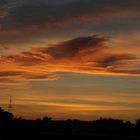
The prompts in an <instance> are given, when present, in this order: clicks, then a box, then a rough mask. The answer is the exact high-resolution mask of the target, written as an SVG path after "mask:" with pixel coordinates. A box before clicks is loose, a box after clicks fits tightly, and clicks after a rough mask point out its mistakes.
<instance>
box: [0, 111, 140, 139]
mask: <svg viewBox="0 0 140 140" xmlns="http://www.w3.org/2000/svg"><path fill="white" fill-rule="evenodd" d="M29 138H30V139H36V138H37V139H39V140H42V139H43V140H44V139H52V138H55V139H59V138H61V139H62V138H64V139H69V138H70V139H75V138H76V139H81V138H84V139H86V140H87V139H95V140H96V139H101V140H104V139H107V140H119V139H126V140H140V119H138V120H137V121H136V123H134V124H133V123H131V122H129V121H127V122H124V121H123V120H118V119H106V118H105V119H103V118H101V119H99V120H95V121H80V120H71V119H68V120H59V121H56V120H52V119H51V118H48V117H44V118H43V119H37V120H25V119H22V118H13V115H12V114H11V113H9V112H6V111H4V110H2V109H0V140H1V139H2V140H5V139H19V140H20V139H29Z"/></svg>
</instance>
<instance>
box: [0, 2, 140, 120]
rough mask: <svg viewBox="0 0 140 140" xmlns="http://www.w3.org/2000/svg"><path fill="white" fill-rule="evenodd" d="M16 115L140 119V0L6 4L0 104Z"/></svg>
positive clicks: (1, 18)
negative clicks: (10, 105) (10, 109)
mask: <svg viewBox="0 0 140 140" xmlns="http://www.w3.org/2000/svg"><path fill="white" fill-rule="evenodd" d="M10 96H11V97H12V105H13V109H12V112H13V114H14V115H15V116H16V117H19V116H20V117H23V118H30V119H36V118H39V117H40V118H41V117H44V116H51V117H52V118H54V119H67V118H72V119H82V120H93V119H97V118H100V117H111V118H119V119H124V120H131V121H134V120H136V119H137V118H139V117H140V0H0V107H3V108H4V109H6V110H8V104H9V98H10Z"/></svg>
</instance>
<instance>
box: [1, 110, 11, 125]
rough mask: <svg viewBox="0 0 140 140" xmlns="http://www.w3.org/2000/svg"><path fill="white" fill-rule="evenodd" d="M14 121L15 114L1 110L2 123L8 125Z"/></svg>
mask: <svg viewBox="0 0 140 140" xmlns="http://www.w3.org/2000/svg"><path fill="white" fill-rule="evenodd" d="M12 120H13V114H12V113H10V112H7V111H4V110H3V109H2V108H0V123H7V122H10V121H12Z"/></svg>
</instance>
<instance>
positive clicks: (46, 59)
mask: <svg viewBox="0 0 140 140" xmlns="http://www.w3.org/2000/svg"><path fill="white" fill-rule="evenodd" d="M106 41H107V40H106V39H104V38H101V37H98V36H89V37H80V38H75V39H71V40H67V41H64V42H60V43H58V44H55V45H50V46H48V47H43V48H33V49H32V50H31V51H28V52H21V53H19V54H15V55H11V56H2V57H1V64H0V68H1V70H3V71H0V78H1V81H3V80H5V79H10V78H11V79H14V78H15V79H16V78H17V79H28V80H30V79H55V78H54V77H55V76H54V77H53V76H52V75H53V74H54V73H55V72H76V73H88V74H110V75H132V76H133V75H140V70H139V69H135V68H133V67H134V66H135V65H136V61H137V62H138V59H139V58H138V57H137V56H135V55H133V54H127V53H122V54H118V53H115V52H114V53H113V52H112V48H109V47H107V46H105V42H106ZM110 50H111V51H110ZM4 65H7V67H6V68H5V67H4ZM137 65H138V64H137Z"/></svg>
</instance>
